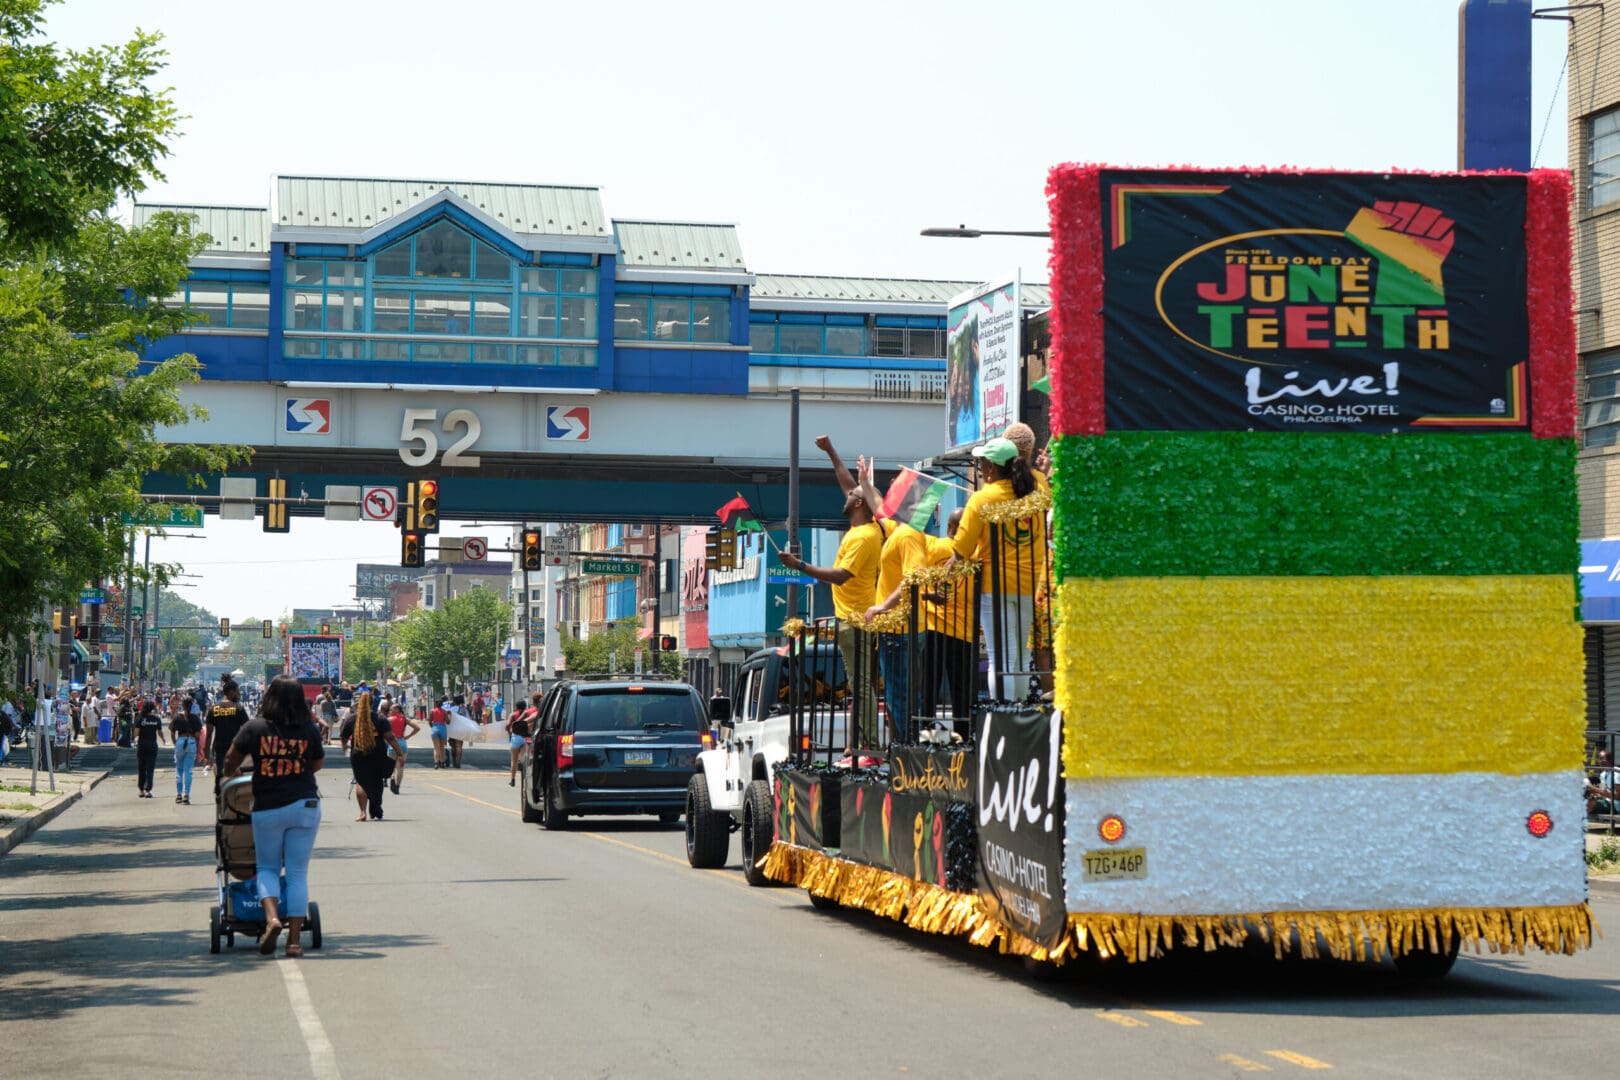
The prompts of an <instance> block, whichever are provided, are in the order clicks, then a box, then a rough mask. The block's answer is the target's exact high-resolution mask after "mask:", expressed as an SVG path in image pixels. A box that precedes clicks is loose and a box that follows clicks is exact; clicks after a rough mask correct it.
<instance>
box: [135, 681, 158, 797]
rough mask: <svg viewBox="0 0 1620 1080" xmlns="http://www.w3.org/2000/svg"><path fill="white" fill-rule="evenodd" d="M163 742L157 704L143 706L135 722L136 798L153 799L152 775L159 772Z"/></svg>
mask: <svg viewBox="0 0 1620 1080" xmlns="http://www.w3.org/2000/svg"><path fill="white" fill-rule="evenodd" d="M162 741H164V740H163V717H161V716H159V715H158V707H157V703H156V702H152V701H148V702H145V703H144V704H142V705H141V715H140V718H139V719H137V720H136V721H135V766H136V779H135V786H136V788H137V789H138V790H139V792H140V793H139V794H138V795H137V796H136V798H140V799H150V798H151V797H152V774H153V773H154V772H156V771H157V754H158V743H160V742H162Z"/></svg>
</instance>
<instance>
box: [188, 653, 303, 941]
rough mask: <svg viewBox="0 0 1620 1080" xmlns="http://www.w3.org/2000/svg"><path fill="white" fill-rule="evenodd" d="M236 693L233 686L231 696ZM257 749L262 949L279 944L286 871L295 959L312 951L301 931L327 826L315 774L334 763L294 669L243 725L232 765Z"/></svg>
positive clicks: (228, 763) (228, 757)
mask: <svg viewBox="0 0 1620 1080" xmlns="http://www.w3.org/2000/svg"><path fill="white" fill-rule="evenodd" d="M228 685H229V687H234V686H235V685H236V684H235V683H234V682H233V683H230V684H228ZM237 692H238V693H239V692H240V691H237ZM230 695H231V691H230V689H227V691H226V696H227V697H229V696H230ZM215 708H216V709H217V708H218V706H216V707H215ZM249 755H251V756H252V757H253V759H254V768H253V849H254V854H255V862H256V863H257V866H256V870H257V872H258V877H257V884H258V889H259V903H260V905H261V906H263V908H264V936H263V937H262V938H260V939H259V952H261V953H263V954H264V955H266V956H269V955H270V954H271V953H273V952H275V951H276V941H277V939H278V938H280V936H281V929H282V924H281V915H282V912H280V911H278V910H277V906H278V896H277V894H278V893H279V892H280V891H281V879H282V877H284V876H285V877H286V879H287V910H286V913H285V914H286V916H287V924H288V932H287V956H288V958H289V959H292V958H296V957H300V956H303V955H304V950H303V948H302V947H301V946H300V945H299V944H298V935H299V933H300V932H301V931H302V930H303V928H304V919H305V917H306V916H308V915H309V857H310V855H311V854H312V853H313V852H314V850H315V834H316V832H317V831H318V830H319V829H320V826H321V792H320V788H319V787H317V786H316V783H315V774H316V773H317V772H319V771H320V770H321V767H322V766H323V765H325V764H326V750H325V748H324V747H323V746H322V745H321V732H320V728H319V727H317V726H316V724H315V720H314V718H313V717H312V716H311V715H310V711H309V702H308V701H306V700H305V698H304V688H303V687H302V686H300V685H299V683H298V680H297V679H294V678H293V677H292V676H290V675H277V676H276V677H275V678H274V679H272V680H271V681H270V686H269V688H268V689H267V690H266V691H265V693H264V698H263V701H262V702H261V706H260V709H259V715H258V716H257V717H255V718H253V719H251V720H249V721H247V723H245V724H243V725H242V726H241V729H240V730H239V731H237V732H236V734H235V737H234V738H233V739H232V740H231V744H230V749H229V750H227V751H226V752H225V756H224V767H225V771H226V773H227V774H228V775H231V776H234V775H236V774H237V772H239V771H240V770H241V768H242V762H243V761H244V760H245V759H246V758H247V757H248V756H249Z"/></svg>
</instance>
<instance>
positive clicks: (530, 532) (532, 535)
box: [523, 529, 545, 570]
mask: <svg viewBox="0 0 1620 1080" xmlns="http://www.w3.org/2000/svg"><path fill="white" fill-rule="evenodd" d="M544 567H545V560H544V558H543V557H542V554H541V551H540V530H539V529H525V530H524V531H523V569H525V570H541V569H544Z"/></svg>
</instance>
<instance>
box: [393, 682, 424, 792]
mask: <svg viewBox="0 0 1620 1080" xmlns="http://www.w3.org/2000/svg"><path fill="white" fill-rule="evenodd" d="M388 726H389V727H390V728H391V729H393V732H394V740H395V741H396V742H397V743H399V752H398V753H397V754H395V755H394V778H393V779H392V780H390V781H388V788H389V790H390V791H392V792H393V793H394V794H395V795H398V794H399V785H400V782H401V781H403V780H404V779H405V745H406V740H407V739H409V738H410V737H411V736H412V735H415V734H416V733H417V732H418V731H421V730H422V729H421V728H420V727H419V726H417V724H416V722H415V721H413V720H411V719H410V718H409V717H408V716H406V715H405V706H403V705H401V704H399V703H398V702H395V703H394V707H393V709H392V710H391V711H390V712H389V714H388Z"/></svg>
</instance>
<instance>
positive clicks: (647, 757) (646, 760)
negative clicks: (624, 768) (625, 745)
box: [624, 750, 652, 765]
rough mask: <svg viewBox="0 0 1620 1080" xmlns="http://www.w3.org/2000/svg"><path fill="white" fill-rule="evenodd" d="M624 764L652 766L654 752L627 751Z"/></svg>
mask: <svg viewBox="0 0 1620 1080" xmlns="http://www.w3.org/2000/svg"><path fill="white" fill-rule="evenodd" d="M624 763H625V764H626V765H651V764H652V751H651V750H626V751H625V752H624Z"/></svg>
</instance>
